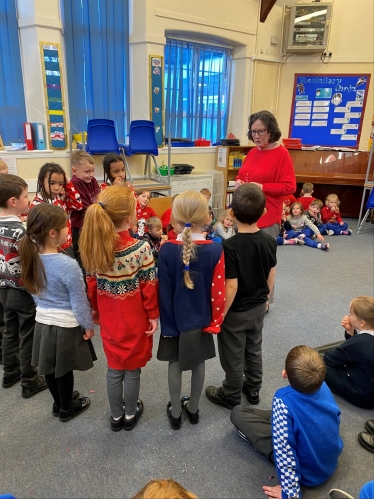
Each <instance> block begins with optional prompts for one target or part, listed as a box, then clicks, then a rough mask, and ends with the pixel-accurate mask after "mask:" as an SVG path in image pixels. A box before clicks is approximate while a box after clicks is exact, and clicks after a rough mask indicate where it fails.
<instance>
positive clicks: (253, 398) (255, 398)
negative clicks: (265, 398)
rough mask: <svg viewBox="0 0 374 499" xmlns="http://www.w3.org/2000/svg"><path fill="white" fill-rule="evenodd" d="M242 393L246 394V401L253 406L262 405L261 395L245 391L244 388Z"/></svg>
mask: <svg viewBox="0 0 374 499" xmlns="http://www.w3.org/2000/svg"><path fill="white" fill-rule="evenodd" d="M242 392H243V393H244V395H245V397H246V399H247V400H248V402H249V403H250V404H251V405H257V404H259V403H260V395H259V393H258V392H252V393H251V392H249V391H248V390H246V389H245V387H244V386H243V388H242Z"/></svg>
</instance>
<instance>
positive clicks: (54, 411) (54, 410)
mask: <svg viewBox="0 0 374 499" xmlns="http://www.w3.org/2000/svg"><path fill="white" fill-rule="evenodd" d="M79 395H80V393H79V392H78V390H74V391H73V399H72V400H75V399H77V398H78V397H79ZM59 413H60V406H59V405H57V404H53V406H52V416H54V417H55V418H57V417H58V415H59Z"/></svg>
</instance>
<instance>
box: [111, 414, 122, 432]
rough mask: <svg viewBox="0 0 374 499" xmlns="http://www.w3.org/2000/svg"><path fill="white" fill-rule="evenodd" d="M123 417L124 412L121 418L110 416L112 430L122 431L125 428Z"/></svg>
mask: <svg viewBox="0 0 374 499" xmlns="http://www.w3.org/2000/svg"><path fill="white" fill-rule="evenodd" d="M123 418H124V414H122V417H120V418H119V419H117V420H116V419H113V416H110V429H111V430H112V431H121V430H122V428H123Z"/></svg>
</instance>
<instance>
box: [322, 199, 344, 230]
mask: <svg viewBox="0 0 374 499" xmlns="http://www.w3.org/2000/svg"><path fill="white" fill-rule="evenodd" d="M339 204H340V201H339V198H338V196H337V195H336V194H329V195H328V196H327V198H326V200H325V205H326V206H324V207H323V208H322V210H321V217H322V222H323V223H324V224H326V229H327V230H330V231H333V233H334V235H335V236H339V235H342V236H350V235H351V234H352V231H351V229H348V224H346V223H345V222H343V220H342V217H341V216H340V211H339Z"/></svg>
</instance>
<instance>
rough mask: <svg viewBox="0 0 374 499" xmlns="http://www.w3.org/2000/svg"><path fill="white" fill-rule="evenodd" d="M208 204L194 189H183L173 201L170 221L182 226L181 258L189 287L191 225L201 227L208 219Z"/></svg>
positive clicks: (190, 286) (191, 244) (192, 251)
mask: <svg viewBox="0 0 374 499" xmlns="http://www.w3.org/2000/svg"><path fill="white" fill-rule="evenodd" d="M208 216H209V213H208V205H207V202H206V199H205V197H204V195H203V194H201V193H200V192H196V191H185V192H182V193H181V194H179V196H178V197H177V198H175V199H174V202H173V211H172V215H171V223H172V225H173V226H174V227H175V226H176V225H180V226H181V227H183V230H182V240H183V252H182V259H183V263H184V265H185V272H184V283H185V285H186V286H187V288H189V289H193V282H192V280H191V277H190V272H189V265H190V261H191V260H193V259H194V257H195V249H196V248H195V243H194V242H193V240H192V235H191V227H194V226H195V227H202V226H203V225H204V224H205V223H206V222H207V220H208Z"/></svg>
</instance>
